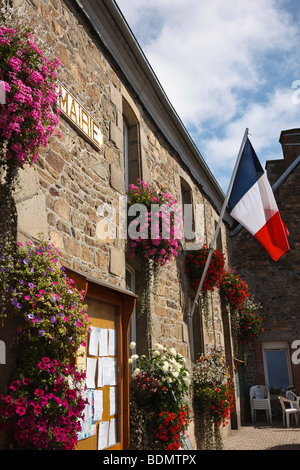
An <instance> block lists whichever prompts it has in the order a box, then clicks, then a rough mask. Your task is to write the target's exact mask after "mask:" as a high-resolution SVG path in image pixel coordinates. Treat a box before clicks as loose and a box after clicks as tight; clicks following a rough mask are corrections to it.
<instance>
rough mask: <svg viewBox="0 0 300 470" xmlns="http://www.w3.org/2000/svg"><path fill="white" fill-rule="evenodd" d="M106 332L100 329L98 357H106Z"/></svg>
mask: <svg viewBox="0 0 300 470" xmlns="http://www.w3.org/2000/svg"><path fill="white" fill-rule="evenodd" d="M107 332H108V330H105V329H103V328H101V331H100V337H99V356H107V352H108V351H107Z"/></svg>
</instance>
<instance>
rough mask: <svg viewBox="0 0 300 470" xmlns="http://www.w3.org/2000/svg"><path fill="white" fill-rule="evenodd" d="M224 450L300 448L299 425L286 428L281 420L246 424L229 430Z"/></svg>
mask: <svg viewBox="0 0 300 470" xmlns="http://www.w3.org/2000/svg"><path fill="white" fill-rule="evenodd" d="M224 450H300V427H295V426H294V425H292V427H290V428H289V429H287V428H284V427H283V426H282V422H274V423H273V424H272V425H269V424H267V423H266V422H261V423H260V422H256V423H255V424H254V425H253V424H249V425H248V424H247V425H246V426H242V427H241V428H240V429H239V430H237V431H235V430H234V431H231V436H230V437H228V438H227V439H225V441H224Z"/></svg>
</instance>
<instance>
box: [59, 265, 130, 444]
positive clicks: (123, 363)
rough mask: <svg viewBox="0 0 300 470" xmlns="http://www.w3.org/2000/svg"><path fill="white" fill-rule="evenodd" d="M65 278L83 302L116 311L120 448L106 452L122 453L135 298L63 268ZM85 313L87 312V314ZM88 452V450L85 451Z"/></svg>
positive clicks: (126, 427) (127, 433) (126, 429)
mask: <svg viewBox="0 0 300 470" xmlns="http://www.w3.org/2000/svg"><path fill="white" fill-rule="evenodd" d="M65 272H66V274H67V276H68V277H69V278H71V279H73V280H74V283H75V286H76V287H77V289H79V290H81V291H84V299H85V298H86V297H87V296H88V297H94V298H96V299H97V300H101V301H104V302H107V303H111V304H113V305H116V306H118V307H119V311H120V331H119V332H120V338H119V341H120V344H119V349H120V371H119V374H118V376H119V377H120V381H121V383H120V386H121V388H120V397H121V419H120V426H121V442H122V445H121V446H118V445H117V446H113V447H110V448H109V449H110V450H126V449H128V447H129V444H130V430H129V421H130V416H129V413H130V408H129V338H128V337H129V327H130V320H131V316H132V314H133V312H134V309H135V305H136V299H137V297H138V296H137V295H136V294H134V293H133V292H130V291H128V290H126V289H122V288H120V287H115V286H112V285H110V284H109V283H107V282H104V281H101V280H98V279H95V278H91V277H87V276H84V275H83V274H79V273H76V272H74V271H72V270H71V269H69V268H67V267H65ZM87 313H88V312H87ZM87 450H88V449H87Z"/></svg>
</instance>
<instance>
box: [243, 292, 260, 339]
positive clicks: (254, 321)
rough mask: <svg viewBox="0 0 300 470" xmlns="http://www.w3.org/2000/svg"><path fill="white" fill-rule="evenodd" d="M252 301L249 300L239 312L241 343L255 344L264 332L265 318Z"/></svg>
mask: <svg viewBox="0 0 300 470" xmlns="http://www.w3.org/2000/svg"><path fill="white" fill-rule="evenodd" d="M259 307H260V306H259V305H257V304H256V303H255V302H254V301H253V300H252V299H249V298H248V299H247V300H246V301H245V302H244V304H243V305H242V307H241V308H240V309H239V311H238V340H239V342H240V343H253V342H254V341H255V339H256V338H257V337H258V336H259V335H260V334H261V333H262V332H263V331H264V330H263V327H262V324H263V318H262V317H261V315H260V314H259V312H258V311H257V309H259Z"/></svg>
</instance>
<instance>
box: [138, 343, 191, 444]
mask: <svg viewBox="0 0 300 470" xmlns="http://www.w3.org/2000/svg"><path fill="white" fill-rule="evenodd" d="M134 360H135V361H136V366H135V367H134V370H133V372H132V377H131V383H130V395H131V405H132V406H131V435H132V437H134V439H132V441H133V442H134V443H135V445H136V443H137V442H138V439H135V435H136V434H141V433H142V434H143V435H144V436H146V435H147V434H148V436H149V428H150V429H151V433H150V434H151V435H152V439H153V442H152V443H151V445H152V446H153V447H154V448H156V449H164V450H171V449H179V448H181V447H182V445H183V437H184V433H185V431H186V429H187V427H188V424H189V409H188V406H187V403H186V395H187V394H188V391H189V386H190V374H189V371H188V369H187V368H186V366H185V360H184V358H183V356H182V355H181V354H179V353H178V352H177V351H176V350H175V348H170V349H166V348H165V347H163V346H162V345H161V344H160V343H157V344H156V345H155V346H154V348H153V349H151V350H150V351H149V354H148V355H147V356H145V355H143V356H141V357H138V356H137V355H134ZM136 410H138V413H136ZM137 415H138V417H139V418H140V419H139V420H138V419H137ZM146 429H148V433H147V432H146ZM145 433H146V434H145ZM143 440H144V439H143V436H140V441H142V442H141V444H140V447H139V449H142V448H146V447H143Z"/></svg>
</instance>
